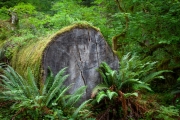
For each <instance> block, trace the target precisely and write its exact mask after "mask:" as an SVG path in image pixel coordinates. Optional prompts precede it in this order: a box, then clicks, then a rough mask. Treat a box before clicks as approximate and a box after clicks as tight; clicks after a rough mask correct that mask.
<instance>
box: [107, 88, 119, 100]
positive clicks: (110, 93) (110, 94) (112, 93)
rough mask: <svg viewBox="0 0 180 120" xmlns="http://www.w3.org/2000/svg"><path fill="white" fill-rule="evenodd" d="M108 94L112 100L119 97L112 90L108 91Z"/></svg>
mask: <svg viewBox="0 0 180 120" xmlns="http://www.w3.org/2000/svg"><path fill="white" fill-rule="evenodd" d="M106 94H107V96H108V98H109V99H110V100H111V99H112V98H113V97H114V96H118V94H117V93H116V92H114V91H110V90H107V91H106Z"/></svg>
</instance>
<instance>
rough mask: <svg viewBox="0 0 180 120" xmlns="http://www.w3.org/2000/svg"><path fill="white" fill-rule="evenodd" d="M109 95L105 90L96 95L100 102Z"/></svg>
mask: <svg viewBox="0 0 180 120" xmlns="http://www.w3.org/2000/svg"><path fill="white" fill-rule="evenodd" d="M105 97H107V95H106V93H105V92H104V91H100V92H99V93H98V94H97V96H96V101H97V102H98V103H99V102H100V101H101V100H102V99H103V98H105Z"/></svg>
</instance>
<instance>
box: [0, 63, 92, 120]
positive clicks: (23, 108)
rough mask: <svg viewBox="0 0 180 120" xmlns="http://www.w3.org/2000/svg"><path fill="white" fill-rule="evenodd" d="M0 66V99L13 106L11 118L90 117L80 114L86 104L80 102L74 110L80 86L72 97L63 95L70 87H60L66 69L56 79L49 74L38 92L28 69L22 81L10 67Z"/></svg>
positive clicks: (80, 91) (79, 93) (80, 94)
mask: <svg viewBox="0 0 180 120" xmlns="http://www.w3.org/2000/svg"><path fill="white" fill-rule="evenodd" d="M1 66H2V67H1V71H3V75H1V78H2V83H0V85H1V87H2V88H3V91H2V92H1V96H0V99H1V100H10V101H14V102H15V103H14V104H13V105H12V106H11V110H13V111H14V112H15V114H14V115H13V118H15V117H16V118H22V117H26V118H28V117H30V118H31V119H40V118H44V117H54V119H56V118H58V117H60V118H62V116H63V118H72V119H76V118H85V117H88V115H89V114H90V112H89V114H88V111H87V114H85V115H83V114H81V113H80V111H81V110H82V109H84V107H85V106H86V104H87V103H88V102H89V101H85V102H83V103H82V104H80V106H79V107H77V108H76V107H75V106H76V105H77V103H78V102H79V100H80V98H81V96H82V95H83V93H84V90H85V89H86V87H84V86H82V87H80V88H79V89H78V90H77V91H75V93H73V94H71V95H67V93H66V92H67V91H68V90H69V89H70V88H71V86H72V85H69V86H64V85H63V82H64V81H65V80H66V78H67V77H68V75H64V72H65V69H66V68H64V69H62V70H60V71H59V72H58V73H57V75H56V76H54V75H53V74H52V72H51V71H50V72H49V75H48V77H47V79H46V80H45V83H44V84H42V85H41V88H38V86H37V84H36V82H35V81H36V80H35V78H34V76H33V74H32V72H31V70H30V69H28V76H27V79H26V80H25V79H23V78H22V77H21V76H20V75H19V74H18V73H16V72H15V71H14V69H13V68H12V67H10V66H4V65H1ZM4 67H5V68H4ZM60 118H59V119H60Z"/></svg>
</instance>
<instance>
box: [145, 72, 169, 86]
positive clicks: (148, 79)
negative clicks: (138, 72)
mask: <svg viewBox="0 0 180 120" xmlns="http://www.w3.org/2000/svg"><path fill="white" fill-rule="evenodd" d="M165 72H172V71H170V70H161V71H158V72H152V73H151V74H149V75H148V76H145V77H144V78H143V79H142V81H143V82H146V83H149V82H151V81H152V80H154V79H155V78H161V79H163V78H164V77H163V76H161V74H162V73H165Z"/></svg>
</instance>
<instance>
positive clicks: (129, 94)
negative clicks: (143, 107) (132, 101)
mask: <svg viewBox="0 0 180 120" xmlns="http://www.w3.org/2000/svg"><path fill="white" fill-rule="evenodd" d="M130 96H135V97H138V93H137V92H134V93H125V94H124V97H126V98H128V97H130Z"/></svg>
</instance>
